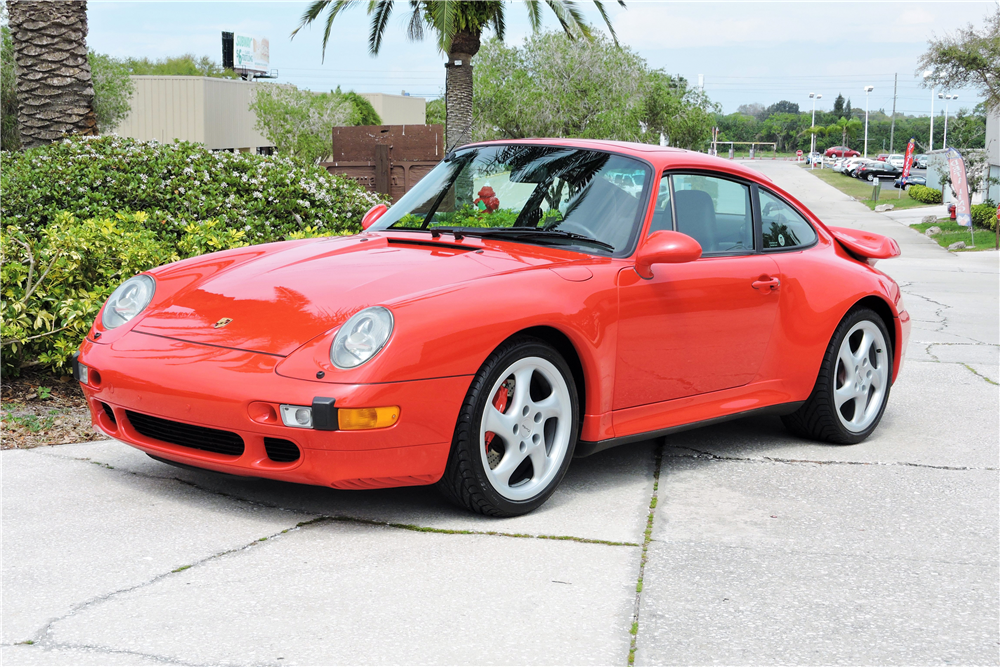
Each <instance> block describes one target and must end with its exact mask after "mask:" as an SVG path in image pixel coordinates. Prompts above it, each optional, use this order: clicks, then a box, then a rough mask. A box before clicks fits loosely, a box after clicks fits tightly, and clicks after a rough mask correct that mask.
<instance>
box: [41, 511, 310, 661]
mask: <svg viewBox="0 0 1000 667" xmlns="http://www.w3.org/2000/svg"><path fill="white" fill-rule="evenodd" d="M322 519H323V518H322V517H317V518H315V519H311V520H309V521H300V522H299V523H297V524H295V525H294V526H292V527H290V528H285V529H284V530H279V531H278V532H276V533H272V534H270V535H265V536H264V537H260V538H257V539H255V540H253V541H252V542H249V543H247V544H244V545H242V546H238V547H233V548H231V549H224V550H222V551H218V552H216V553H213V554H211V555H208V556H205V557H204V558H200V559H198V560H196V561H195V562H193V563H190V564H188V565H184V566H181V567H178V568H175V569H173V570H170V571H169V572H161V573H160V574H158V575H156V576H155V577H153V578H151V579H148V580H146V581H144V582H141V583H138V584H135V585H133V586H126V587H125V588H119V589H118V590H114V591H111V592H109V593H104V594H103V595H98V596H96V597H93V598H91V599H89V600H86V601H84V602H80V603H78V604H75V605H73V606H72V607H70V610H69V611H68V612H66V613H65V614H63V615H62V616H58V617H56V618H54V619H51V620H50V621H49V622H48V623H46V624H45V625H43V626H42V627H41V629H39V630H38V631H37V632H36V633H35V635H34V637H32V639H31V641H32V642H33V644H34V645H41V646H43V647H44V646H48V645H50V644H56V643H57V642H53V641H50V637H51V633H52V627H53V626H54V625H55V624H56V623H60V622H62V621H65V620H67V619H69V618H71V617H73V616H75V615H77V614H79V613H81V612H84V611H86V610H88V609H90V608H91V607H96V606H97V605H100V604H103V603H105V602H108V601H109V600H112V599H114V598H116V597H118V596H120V595H124V594H126V593H131V592H133V591H137V590H140V589H143V588H147V587H149V586H152V585H153V584H156V583H158V582H160V581H162V580H163V579H166V578H167V577H170V576H172V575H174V574H176V573H179V572H183V571H184V570H189V569H191V568H195V567H199V566H201V565H204V564H205V563H210V562H212V561H215V560H218V559H219V558H222V557H223V556H228V555H230V554H234V553H238V552H240V551H246V550H248V549H253V548H254V547H257V546H259V545H260V544H261V543H262V542H266V541H268V540H270V539H273V538H276V537H278V536H280V535H284V534H285V533H288V532H290V531H292V530H297V529H299V528H302V527H304V526H308V525H310V524H313V523H316V522H318V521H321V520H322Z"/></svg>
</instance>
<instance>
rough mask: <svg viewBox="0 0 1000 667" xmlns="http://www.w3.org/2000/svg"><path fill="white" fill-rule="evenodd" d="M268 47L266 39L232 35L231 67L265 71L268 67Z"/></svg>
mask: <svg viewBox="0 0 1000 667" xmlns="http://www.w3.org/2000/svg"><path fill="white" fill-rule="evenodd" d="M270 60H271V54H270V47H269V46H268V42H267V39H265V38H262V37H249V36H247V35H240V34H238V33H237V34H235V35H233V69H237V70H248V71H251V72H267V71H268V69H269V68H270Z"/></svg>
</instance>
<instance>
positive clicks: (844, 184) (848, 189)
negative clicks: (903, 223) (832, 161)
mask: <svg viewBox="0 0 1000 667" xmlns="http://www.w3.org/2000/svg"><path fill="white" fill-rule="evenodd" d="M803 169H806V170H807V171H809V173H811V174H812V175H813V176H815V177H816V178H818V179H819V180H821V181H824V182H826V183H829V184H830V185H832V186H833V187H835V188H837V189H838V190H840V191H841V192H843V193H844V194H845V195H847V196H849V197H854V198H855V199H856V200H857V201H859V202H861V203H862V204H864V205H865V206H867V207H868V208H871V209H874V208H875V207H876V206H877V205H879V204H892V206H893V208H894V209H896V210H898V209H901V208H919V207H921V206H930V204H925V203H923V202H919V201H917V200H916V199H911V198H910V197H908V196H907V195H906V193H905V192H903V191H902V190H897V189H896V188H894V187H892V182H891V181H890V182H889V183H888V185H886V183H885V181H883V183H882V192H881V193H880V194H879V200H878V201H877V202H876V201H872V198H871V197H872V190H874V189H875V188H874V186H873V185H872V184H871V183H869V182H868V181H862V180H859V179H857V178H851V177H850V176H844V175H843V174H838V173H837V172H835V171H834V170H833V169H812V170H810V169H809V167H808V166H805V167H803Z"/></svg>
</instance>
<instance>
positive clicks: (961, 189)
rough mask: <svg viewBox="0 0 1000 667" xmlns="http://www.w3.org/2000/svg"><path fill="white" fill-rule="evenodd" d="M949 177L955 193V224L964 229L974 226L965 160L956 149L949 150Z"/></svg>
mask: <svg viewBox="0 0 1000 667" xmlns="http://www.w3.org/2000/svg"><path fill="white" fill-rule="evenodd" d="M948 175H949V176H950V177H951V189H952V191H953V192H954V193H955V222H957V223H958V224H960V225H962V226H963V227H971V226H972V210H971V209H970V208H969V182H968V181H967V180H966V178H965V160H963V159H962V154H961V153H959V152H958V151H956V150H955V149H954V148H949V149H948Z"/></svg>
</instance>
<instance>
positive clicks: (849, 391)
mask: <svg viewBox="0 0 1000 667" xmlns="http://www.w3.org/2000/svg"><path fill="white" fill-rule="evenodd" d="M856 395H857V394H856V393H855V391H854V385H853V384H851V383H848V384H845V385H844V386H843V387H841V388H840V389H837V390H835V391H834V392H833V396H834V402H835V404H836V405H837V409H838V410H839V409H840V407H841V406H842V405H843V404H844V403H846V402H847V401H849V400H851V399H853V398H854V397H855V396H856Z"/></svg>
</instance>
